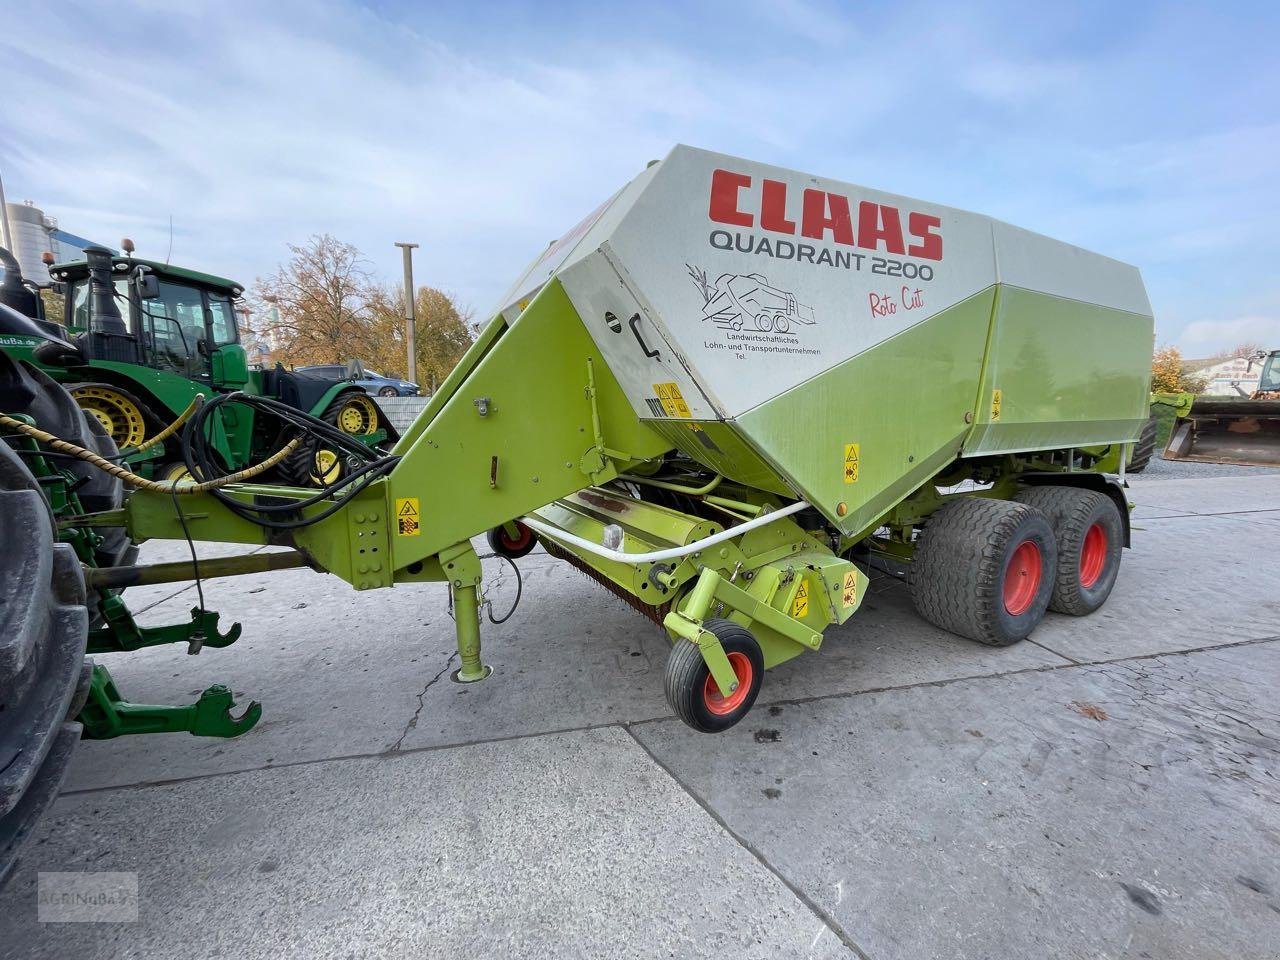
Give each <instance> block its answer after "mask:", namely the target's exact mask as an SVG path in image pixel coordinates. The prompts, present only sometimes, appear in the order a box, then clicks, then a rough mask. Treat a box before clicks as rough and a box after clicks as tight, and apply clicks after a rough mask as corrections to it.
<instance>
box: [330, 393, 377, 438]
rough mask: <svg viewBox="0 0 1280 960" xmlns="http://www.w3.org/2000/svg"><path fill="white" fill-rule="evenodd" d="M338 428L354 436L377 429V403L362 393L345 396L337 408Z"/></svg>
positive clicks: (364, 434) (366, 433)
mask: <svg viewBox="0 0 1280 960" xmlns="http://www.w3.org/2000/svg"><path fill="white" fill-rule="evenodd" d="M338 429H339V430H341V431H342V432H343V433H350V434H354V435H356V436H368V435H369V434H371V433H374V432H375V431H376V430H377V429H378V405H377V404H376V403H374V402H373V400H372V399H371V398H369V397H366V396H364V395H363V394H359V395H354V394H353V395H352V396H350V397H347V398H346V399H344V400H343V401H342V407H341V408H340V409H339V410H338Z"/></svg>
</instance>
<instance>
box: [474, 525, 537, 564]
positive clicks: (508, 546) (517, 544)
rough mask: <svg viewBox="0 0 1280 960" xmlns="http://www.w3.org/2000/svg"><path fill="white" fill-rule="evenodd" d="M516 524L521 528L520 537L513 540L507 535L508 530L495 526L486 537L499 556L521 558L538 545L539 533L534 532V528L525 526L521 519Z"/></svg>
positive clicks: (513, 558) (512, 558)
mask: <svg viewBox="0 0 1280 960" xmlns="http://www.w3.org/2000/svg"><path fill="white" fill-rule="evenodd" d="M515 524H516V526H517V527H518V528H519V530H520V538H519V539H518V540H512V539H511V538H510V537H508V536H507V531H506V530H504V529H502V527H494V528H493V529H492V530H490V531H489V532H488V533H487V534H485V539H486V540H487V541H489V549H490V550H492V551H493V552H494V553H496V554H498V555H499V556H503V557H508V558H509V559H511V560H519V559H520V558H521V557H523V556H525V555H527V554H529V553H532V552H533V548H534V547H536V546H537V545H538V535H537V534H536V533H534V532H533V530H532V528H530V527H527V526H525V525H524V524H523V523H521V522H520V521H519V520H517V521H515Z"/></svg>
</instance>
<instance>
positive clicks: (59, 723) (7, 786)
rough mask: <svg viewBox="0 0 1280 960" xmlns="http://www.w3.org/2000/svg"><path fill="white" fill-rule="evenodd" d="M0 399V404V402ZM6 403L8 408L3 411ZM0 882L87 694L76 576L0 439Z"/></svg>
mask: <svg viewBox="0 0 1280 960" xmlns="http://www.w3.org/2000/svg"><path fill="white" fill-rule="evenodd" d="M3 405H4V404H3V403H0V406H3ZM10 409H12V408H10ZM0 516H3V517H4V524H5V534H6V538H7V539H6V541H5V550H4V553H3V555H2V556H0V714H2V715H3V716H4V722H3V723H0V886H3V884H4V881H5V878H6V877H7V876H8V875H9V874H10V872H11V871H12V869H13V866H14V864H15V863H16V861H17V856H18V852H19V849H20V847H21V846H22V844H23V842H24V841H25V840H26V839H27V838H28V837H29V836H30V834H31V833H32V831H33V830H34V828H35V825H36V822H37V821H38V820H39V819H40V817H41V815H42V814H43V813H44V811H45V809H46V808H47V807H48V806H49V804H50V803H52V802H53V799H54V797H55V796H57V793H58V788H59V786H60V785H61V783H62V779H63V777H64V775H65V774H66V771H67V766H68V764H69V763H70V760H71V756H72V753H73V752H74V750H75V746H76V743H77V742H78V741H79V740H80V724H79V723H76V722H74V719H73V718H74V717H75V716H76V715H77V714H78V713H79V712H80V708H81V706H83V704H84V699H85V697H86V695H87V694H88V691H89V671H88V669H87V666H88V665H87V664H86V663H85V659H84V650H85V642H86V639H87V633H88V626H89V623H88V614H87V612H86V610H85V596H84V579H83V576H82V575H81V573H80V563H79V561H78V560H77V559H76V555H75V551H74V550H73V549H72V547H71V545H70V544H64V543H56V542H55V539H54V538H55V535H56V533H55V529H54V525H53V521H52V517H51V516H50V514H49V507H48V504H47V502H46V501H45V498H44V495H43V493H41V491H40V486H39V484H38V483H37V482H36V479H35V477H34V476H32V474H31V472H30V470H28V469H27V466H26V464H25V463H24V462H23V460H22V458H21V457H19V456H18V455H17V454H15V453H14V452H13V450H12V449H11V448H10V447H9V445H8V444H7V443H5V442H4V441H3V440H0Z"/></svg>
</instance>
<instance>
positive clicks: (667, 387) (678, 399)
mask: <svg viewBox="0 0 1280 960" xmlns="http://www.w3.org/2000/svg"><path fill="white" fill-rule="evenodd" d="M653 392H654V393H656V394H657V395H658V402H659V403H661V404H662V409H663V411H664V412H665V413H666V415H667V416H668V417H679V418H681V419H682V420H688V419H690V418H691V417H692V416H693V411H692V410H690V409H689V405H688V404H687V403H685V402H684V394H682V393H681V392H680V385H679V384H676V383H655V384H654V385H653Z"/></svg>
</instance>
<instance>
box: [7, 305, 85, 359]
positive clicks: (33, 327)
mask: <svg viewBox="0 0 1280 960" xmlns="http://www.w3.org/2000/svg"><path fill="white" fill-rule="evenodd" d="M65 333H66V331H64V330H63V328H62V327H61V326H60V325H59V324H56V323H52V322H51V321H48V320H33V319H31V317H27V316H24V315H23V314H21V313H19V312H18V311H17V310H15V309H13V307H7V306H5V305H4V304H2V303H0V348H2V347H34V346H36V345H37V341H45V340H48V341H51V342H53V343H56V344H58V345H59V346H63V347H66V348H67V349H68V350H73V351H74V350H75V349H76V347H75V344H73V343H71V342H69V341H68V340H67V338H66V336H65Z"/></svg>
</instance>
